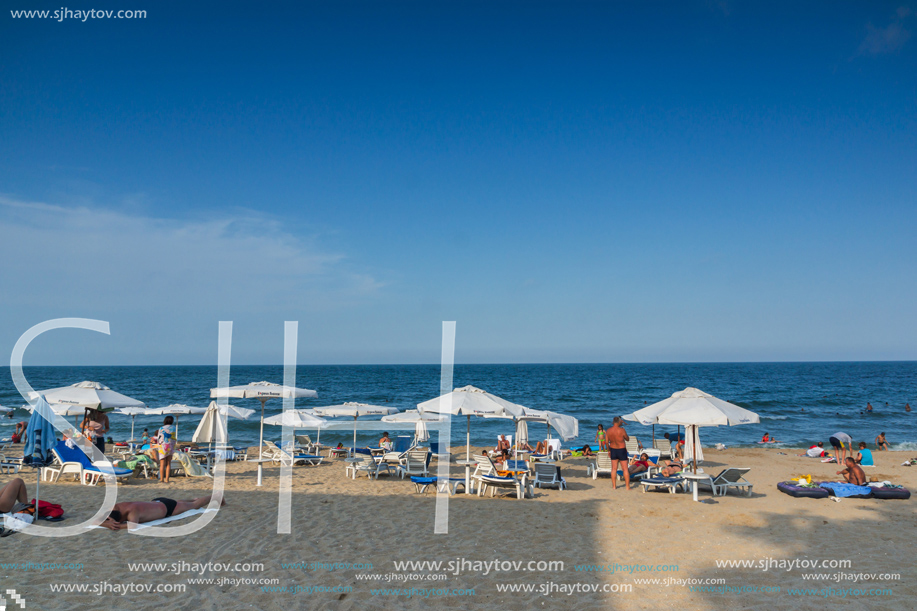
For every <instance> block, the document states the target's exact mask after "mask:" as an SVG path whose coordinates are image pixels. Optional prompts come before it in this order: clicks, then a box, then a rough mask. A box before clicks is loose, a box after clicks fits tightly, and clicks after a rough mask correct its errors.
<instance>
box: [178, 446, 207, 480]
mask: <svg viewBox="0 0 917 611" xmlns="http://www.w3.org/2000/svg"><path fill="white" fill-rule="evenodd" d="M176 462H177V463H178V465H179V466H180V467H181V469H180V470H181V471H184V472H185V477H213V476H212V475H210V473H208V472H207V470H206V469H204V467H202V466H201V463H199V462H197V461H196V460H194V458H192V457H191V455H190V454H189V453H188V452H174V453H173V454H172V463H171V464H170V466H171V465H174V464H175V463H176Z"/></svg>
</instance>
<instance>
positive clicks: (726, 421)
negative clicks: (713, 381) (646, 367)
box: [624, 387, 761, 470]
mask: <svg viewBox="0 0 917 611" xmlns="http://www.w3.org/2000/svg"><path fill="white" fill-rule="evenodd" d="M624 418H625V419H626V420H635V421H637V422H639V423H640V424H643V425H650V424H675V425H679V426H684V427H694V428H693V429H692V436H693V439H692V444H693V445H692V448H693V450H694V451H696V449H697V447H698V446H699V445H700V440H699V439H698V437H697V435H698V433H697V427H699V426H737V425H740V424H754V423H757V422H760V421H761V419H760V418H759V417H758V414H756V413H755V412H753V411H750V410H747V409H745V408H743V407H739V406H738V405H733V404H732V403H729V402H727V401H723V400H722V399H717V398H716V397H714V396H713V395H710V394H708V393H705V392H704V391H702V390H698V389H696V388H691V387H688V388H686V389H684V390H682V391H679V392H677V393H674V394H673V395H672V396H671V397H669V398H668V399H663V400H662V401H659V402H658V403H654V404H652V405H649V406H647V407H644V408H643V409H640V410H637V411H635V412H634V413H632V414H629V415H628V416H625V417H624ZM686 432H687V431H686ZM686 438H687V436H686ZM685 446H686V449H687V441H686V443H685ZM692 456H693V457H694V469H695V470H696V469H697V456H696V454H692Z"/></svg>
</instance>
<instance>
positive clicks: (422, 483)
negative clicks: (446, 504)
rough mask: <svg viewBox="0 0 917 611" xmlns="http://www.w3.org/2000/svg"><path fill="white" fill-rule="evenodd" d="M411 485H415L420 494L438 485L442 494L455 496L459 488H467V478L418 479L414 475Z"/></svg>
mask: <svg viewBox="0 0 917 611" xmlns="http://www.w3.org/2000/svg"><path fill="white" fill-rule="evenodd" d="M411 483H413V484H414V490H415V491H416V492H418V493H420V494H423V493H424V491H426V489H427V487H428V486H430V485H433V484H436V485H437V487H438V490H439V491H440V492H448V493H449V496H453V495H454V494H455V493H456V491H457V490H458V487H459V486H461V487H463V488H464V487H465V478H464V477H450V478H443V479H440V478H438V477H417V476H416V475H412V476H411Z"/></svg>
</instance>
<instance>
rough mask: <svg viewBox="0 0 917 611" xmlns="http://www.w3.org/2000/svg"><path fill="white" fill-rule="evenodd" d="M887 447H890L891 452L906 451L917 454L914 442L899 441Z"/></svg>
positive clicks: (916, 445) (916, 446) (916, 444)
mask: <svg viewBox="0 0 917 611" xmlns="http://www.w3.org/2000/svg"><path fill="white" fill-rule="evenodd" d="M889 446H891V449H892V450H901V451H904V450H906V451H908V452H917V442H915V441H901V442H898V443H891V444H889Z"/></svg>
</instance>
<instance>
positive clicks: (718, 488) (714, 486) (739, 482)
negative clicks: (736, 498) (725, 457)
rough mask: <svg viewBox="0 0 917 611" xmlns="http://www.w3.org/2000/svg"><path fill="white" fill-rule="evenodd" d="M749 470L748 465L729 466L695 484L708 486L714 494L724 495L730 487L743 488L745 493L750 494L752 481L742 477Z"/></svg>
mask: <svg viewBox="0 0 917 611" xmlns="http://www.w3.org/2000/svg"><path fill="white" fill-rule="evenodd" d="M749 471H751V469H750V468H748V467H730V468H728V469H723V470H722V471H721V472H720V474H719V475H717V476H716V477H714V478H713V479H712V480H711V481H704V480H701V481H699V482H698V483H697V485H698V488H700V487H701V486H703V487H705V488H710V489H711V491H712V492H713V495H714V496H725V495H726V493H727V492H728V491H729V489H730V488H736V489H744V492H745V495H746V496H751V488H752V483H751V482H749V481H748V480H747V479H745V477H744V475H745V474H746V473H748V472H749Z"/></svg>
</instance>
